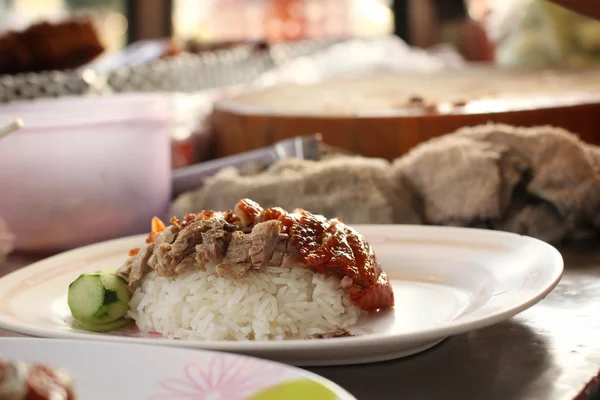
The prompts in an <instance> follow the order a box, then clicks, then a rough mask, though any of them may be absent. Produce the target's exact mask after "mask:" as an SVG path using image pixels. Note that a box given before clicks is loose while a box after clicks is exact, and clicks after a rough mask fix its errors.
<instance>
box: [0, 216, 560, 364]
mask: <svg viewBox="0 0 600 400" xmlns="http://www.w3.org/2000/svg"><path fill="white" fill-rule="evenodd" d="M353 227H355V228H357V229H359V230H360V229H361V228H363V229H393V228H394V227H396V228H398V227H399V228H400V229H406V230H410V231H411V232H415V231H421V232H420V233H421V234H423V233H428V232H435V231H439V230H444V231H445V232H444V233H445V234H446V235H449V236H450V235H451V234H452V232H453V231H454V232H459V233H463V234H473V235H476V236H477V237H484V236H489V237H496V238H500V237H501V236H504V237H506V238H510V239H512V240H515V239H521V240H528V241H531V242H532V243H535V244H536V245H538V246H542V247H544V248H545V249H546V250H547V251H548V252H549V254H551V258H552V260H553V265H552V266H553V267H554V271H553V272H554V273H553V275H552V278H551V279H550V280H549V281H548V282H547V284H546V285H545V286H543V287H541V288H540V289H539V290H538V291H537V292H535V293H534V294H532V295H531V296H530V298H529V299H528V300H526V301H523V302H521V303H518V304H515V305H513V306H512V307H509V308H507V309H504V310H502V311H498V312H496V313H493V314H491V315H488V316H482V317H479V318H477V319H475V320H473V321H461V320H460V319H457V320H455V321H451V322H447V323H446V324H445V325H444V326H442V327H433V328H430V329H425V330H421V331H417V332H407V333H395V334H376V335H365V336H355V337H347V338H336V339H327V340H302V339H292V340H285V341H284V342H271V341H257V342H252V341H249V342H241V341H237V342H236V341H210V340H209V341H195V340H176V339H166V338H165V339H160V340H156V339H153V338H144V337H135V338H132V337H123V336H114V335H102V334H90V333H78V332H69V331H57V330H52V329H45V328H35V327H32V328H30V327H29V325H25V324H21V323H18V322H17V323H14V322H12V321H11V319H10V318H6V317H5V316H4V315H2V314H0V328H3V329H6V330H9V331H12V332H16V333H21V334H25V335H31V336H34V337H53V338H67V339H83V340H103V341H111V342H136V343H139V344H151V345H166V346H176V347H186V348H202V349H206V350H215V351H222V350H226V351H231V352H245V351H252V352H253V353H256V352H261V351H265V352H268V351H273V350H275V348H276V347H277V346H281V344H282V343H283V344H285V346H281V347H285V350H286V351H309V350H316V351H318V350H319V349H343V348H346V347H348V346H349V345H352V346H360V347H362V348H369V347H375V348H377V347H382V346H393V345H394V344H395V343H408V342H411V343H423V342H427V341H433V340H436V339H441V338H444V337H449V336H454V335H457V334H460V333H464V332H468V331H472V330H476V329H481V328H484V327H487V326H490V325H493V324H496V323H499V322H501V321H504V320H506V319H508V318H510V317H512V316H515V315H517V314H519V313H521V312H523V311H524V310H526V309H528V308H530V307H531V306H533V305H535V304H536V303H538V302H539V301H540V300H542V299H543V298H544V297H546V296H547V295H548V294H549V293H550V292H551V291H552V290H553V289H554V288H555V287H556V285H557V284H558V283H559V281H560V279H561V277H562V274H563V271H564V262H563V258H562V256H561V254H560V252H559V251H558V250H557V249H556V248H555V247H553V246H551V245H550V244H548V243H546V242H543V241H541V240H539V239H535V238H532V237H529V236H525V235H519V234H515V233H510V232H503V231H493V230H487V229H478V228H463V227H451V226H429V225H408V224H406V225H392V224H385V225H372V224H369V225H366V224H365V225H353ZM146 236H147V235H145V234H143V235H135V236H128V237H124V238H119V239H113V240H108V241H103V242H99V243H95V244H91V245H87V246H83V247H79V248H76V249H73V250H69V251H66V252H62V253H59V254H57V255H54V256H51V257H48V258H46V259H44V260H41V261H38V262H35V263H33V264H30V265H28V266H26V267H23V268H21V269H19V270H17V271H14V272H12V273H10V274H7V275H5V276H4V277H2V278H0V286H1V285H2V283H3V282H5V281H6V280H8V279H15V278H16V277H19V276H20V275H23V274H25V273H26V272H27V271H28V270H29V271H30V272H31V271H32V270H33V269H36V268H39V269H41V268H43V266H45V265H46V264H51V263H53V262H54V261H55V260H56V259H57V258H59V257H61V258H62V257H67V256H72V255H73V254H77V253H79V252H84V251H89V250H95V251H99V250H101V249H102V248H110V247H112V246H114V245H115V244H117V243H119V242H122V241H127V240H138V241H139V240H140V239H142V238H145V237H146ZM0 296H1V294H0ZM0 298H1V297H0ZM374 338H376V339H377V340H374Z"/></svg>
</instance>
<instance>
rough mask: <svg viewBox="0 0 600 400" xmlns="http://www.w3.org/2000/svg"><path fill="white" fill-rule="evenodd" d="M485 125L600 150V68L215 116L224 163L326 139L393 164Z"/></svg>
mask: <svg viewBox="0 0 600 400" xmlns="http://www.w3.org/2000/svg"><path fill="white" fill-rule="evenodd" d="M487 122H496V123H505V124H510V125H516V126H535V125H554V126H559V127H563V128H565V129H567V130H569V131H571V132H573V133H576V134H578V135H579V136H580V137H581V139H582V140H584V141H586V142H589V143H594V144H600V129H599V128H598V127H600V69H577V70H543V71H542V70H508V69H496V68H490V67H470V68H466V69H462V70H446V71H437V72H430V73H416V72H411V73H408V72H403V73H385V74H383V73H382V74H379V75H372V76H361V77H352V78H340V79H332V80H328V81H324V82H321V83H318V84H312V85H285V86H276V87H272V88H269V89H266V90H261V91H255V92H251V93H246V94H243V95H240V96H238V97H235V98H231V99H225V100H221V101H219V102H217V103H216V104H215V107H214V111H213V115H212V124H213V129H214V134H215V149H216V153H217V154H216V155H217V156H219V157H221V156H227V155H231V154H235V153H239V152H243V151H248V150H251V149H255V148H258V147H262V146H267V145H270V144H272V143H274V142H275V141H277V140H281V139H285V138H290V137H293V136H299V135H306V134H311V133H315V132H320V133H321V134H322V135H323V140H324V142H325V143H326V144H329V145H332V146H336V147H341V148H343V149H346V150H348V151H352V152H354V153H357V154H362V155H364V156H370V157H382V158H386V159H393V158H396V157H398V156H400V155H402V154H404V153H406V152H407V151H408V150H410V149H411V148H412V147H414V146H416V145H417V144H419V143H421V142H423V141H425V140H427V139H430V138H433V137H436V136H440V135H443V134H447V133H450V132H453V131H455V130H456V129H458V128H461V127H463V126H473V125H479V124H485V123H487Z"/></svg>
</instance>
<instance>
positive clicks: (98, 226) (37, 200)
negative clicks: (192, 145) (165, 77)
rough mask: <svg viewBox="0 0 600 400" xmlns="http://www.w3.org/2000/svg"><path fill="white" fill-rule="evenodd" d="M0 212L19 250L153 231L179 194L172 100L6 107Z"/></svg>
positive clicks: (2, 110) (0, 109)
mask: <svg viewBox="0 0 600 400" xmlns="http://www.w3.org/2000/svg"><path fill="white" fill-rule="evenodd" d="M16 117H20V118H22V119H23V121H24V123H25V127H24V128H23V129H21V130H20V131H17V132H15V133H13V134H11V135H9V136H7V137H5V138H4V139H2V140H0V216H1V217H2V218H3V219H4V220H5V221H6V223H7V225H8V229H9V231H10V232H11V233H12V234H14V235H15V237H16V241H15V249H16V250H21V251H34V252H54V251H59V250H65V249H70V248H73V247H77V246H81V245H85V244H89V243H93V242H97V241H101V240H106V239H111V238H117V237H121V236H126V235H131V234H136V233H143V232H148V230H149V228H150V220H151V218H152V217H153V216H155V215H156V216H159V217H161V218H165V217H166V213H167V210H168V206H169V201H170V196H171V141H170V134H169V116H168V104H167V103H166V100H165V99H164V98H163V97H162V96H160V95H146V94H134V95H116V96H104V97H88V98H60V99H49V100H38V101H33V102H22V103H11V104H7V105H0V124H4V123H6V122H8V121H9V120H10V119H13V118H16Z"/></svg>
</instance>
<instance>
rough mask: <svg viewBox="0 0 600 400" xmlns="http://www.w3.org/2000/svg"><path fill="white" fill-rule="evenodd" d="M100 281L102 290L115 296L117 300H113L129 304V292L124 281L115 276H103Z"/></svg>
mask: <svg viewBox="0 0 600 400" xmlns="http://www.w3.org/2000/svg"><path fill="white" fill-rule="evenodd" d="M100 279H101V280H102V285H103V286H104V288H106V289H107V290H110V291H112V292H114V293H115V294H116V297H117V298H116V299H115V300H117V299H118V300H119V301H121V302H123V303H127V304H129V301H130V300H131V292H130V291H129V287H128V286H127V281H126V280H125V279H123V278H122V277H120V276H118V275H115V274H103V275H102V276H101V277H100Z"/></svg>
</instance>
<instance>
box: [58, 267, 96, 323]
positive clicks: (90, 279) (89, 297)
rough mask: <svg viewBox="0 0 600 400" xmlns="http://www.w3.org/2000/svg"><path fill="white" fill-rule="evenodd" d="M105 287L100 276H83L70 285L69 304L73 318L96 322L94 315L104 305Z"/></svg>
mask: <svg viewBox="0 0 600 400" xmlns="http://www.w3.org/2000/svg"><path fill="white" fill-rule="evenodd" d="M104 292H105V290H104V286H102V281H101V280H100V276H99V275H94V274H83V275H80V276H79V278H77V279H75V280H74V281H73V283H71V284H70V285H69V294H68V297H67V303H68V304H69V308H70V309H71V314H73V318H75V319H77V320H81V321H90V322H93V321H94V314H96V313H97V312H98V310H99V309H100V308H102V306H103V305H104Z"/></svg>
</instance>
